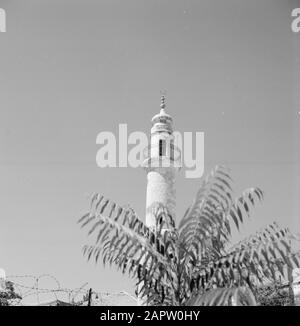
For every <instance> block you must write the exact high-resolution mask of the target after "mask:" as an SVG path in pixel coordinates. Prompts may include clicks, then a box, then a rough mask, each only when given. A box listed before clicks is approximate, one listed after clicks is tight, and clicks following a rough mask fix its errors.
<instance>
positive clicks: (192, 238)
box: [179, 167, 263, 261]
mask: <svg viewBox="0 0 300 326" xmlns="http://www.w3.org/2000/svg"><path fill="white" fill-rule="evenodd" d="M231 183H232V180H231V178H230V176H229V174H228V172H227V170H225V169H224V168H223V167H217V168H215V169H214V170H213V171H212V172H211V173H210V175H209V176H208V177H207V178H206V179H205V180H204V181H203V182H202V185H201V188H200V189H199V191H198V193H197V195H196V198H195V200H194V202H193V204H192V205H191V207H190V208H189V209H188V210H187V212H186V214H185V215H184V217H183V219H182V221H181V223H180V226H179V228H180V241H181V242H182V243H183V244H184V246H185V247H186V249H187V250H186V253H188V254H189V255H190V258H191V257H192V258H191V259H193V257H196V258H197V260H198V261H199V260H201V259H204V258H205V257H206V258H207V257H209V258H210V260H211V259H213V260H215V259H217V258H220V257H222V256H223V255H224V253H225V244H227V243H228V241H229V238H230V236H231V224H232V222H233V223H234V224H235V225H236V227H237V228H238V229H239V225H240V223H242V222H243V221H244V215H245V213H246V214H247V215H248V216H249V214H250V209H251V207H252V206H254V205H255V203H256V201H257V200H262V198H263V193H262V191H261V190H260V189H259V188H251V189H248V190H246V191H244V192H243V193H242V195H241V196H240V197H238V198H237V199H236V200H233V196H232V186H231ZM192 253H193V254H192Z"/></svg>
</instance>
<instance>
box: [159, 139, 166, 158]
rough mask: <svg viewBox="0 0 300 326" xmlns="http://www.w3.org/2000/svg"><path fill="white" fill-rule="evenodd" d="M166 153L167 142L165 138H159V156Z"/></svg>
mask: <svg viewBox="0 0 300 326" xmlns="http://www.w3.org/2000/svg"><path fill="white" fill-rule="evenodd" d="M165 155H166V142H165V141H164V140H163V139H160V140H159V156H165Z"/></svg>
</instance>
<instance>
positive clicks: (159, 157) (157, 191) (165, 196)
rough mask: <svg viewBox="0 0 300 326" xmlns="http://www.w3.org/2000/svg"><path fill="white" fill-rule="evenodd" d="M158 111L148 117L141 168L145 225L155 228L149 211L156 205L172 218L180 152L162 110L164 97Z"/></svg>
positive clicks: (171, 121)
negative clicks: (149, 125) (148, 134)
mask: <svg viewBox="0 0 300 326" xmlns="http://www.w3.org/2000/svg"><path fill="white" fill-rule="evenodd" d="M160 107H161V110H160V113H159V114H157V115H155V116H154V117H153V118H152V128H151V141H150V146H149V147H148V148H147V149H146V153H145V156H146V159H145V161H144V164H143V166H144V168H145V170H146V172H147V200H146V225H147V226H148V227H150V228H153V229H154V228H155V227H156V225H157V221H156V220H155V216H154V214H153V210H154V209H155V208H156V207H157V204H161V205H163V206H164V207H166V208H167V210H168V212H169V213H170V215H171V217H172V219H173V222H174V223H175V221H176V190H175V181H176V175H177V173H178V171H179V169H180V167H181V152H180V150H179V149H178V148H177V147H176V146H175V145H174V136H173V120H172V118H171V116H170V115H168V114H167V113H166V112H165V107H166V104H165V96H162V97H161V104H160Z"/></svg>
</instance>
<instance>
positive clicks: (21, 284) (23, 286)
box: [6, 274, 137, 306]
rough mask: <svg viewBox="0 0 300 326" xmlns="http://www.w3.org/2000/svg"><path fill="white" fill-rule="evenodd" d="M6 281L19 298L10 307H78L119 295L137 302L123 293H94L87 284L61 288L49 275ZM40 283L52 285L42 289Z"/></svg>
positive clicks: (20, 277) (13, 276)
mask: <svg viewBox="0 0 300 326" xmlns="http://www.w3.org/2000/svg"><path fill="white" fill-rule="evenodd" d="M6 281H9V282H11V283H12V284H13V286H14V290H15V292H16V293H17V294H18V295H19V296H20V299H14V300H12V301H11V302H10V304H11V305H15V306H20V305H21V306H22V305H24V306H28V305H51V303H52V302H53V303H57V302H60V303H62V304H69V305H76V306H80V305H88V303H90V302H91V300H92V298H93V299H94V300H95V301H96V300H98V302H101V301H102V302H104V301H105V300H104V297H105V298H109V297H113V296H117V295H120V294H123V295H126V296H127V297H128V298H130V299H131V300H132V302H136V300H137V299H136V298H135V297H134V296H133V295H131V294H129V293H127V292H125V291H122V292H118V293H105V292H97V291H94V290H92V289H91V288H89V287H88V282H86V283H84V284H82V285H81V286H80V287H78V288H74V289H70V288H66V287H62V286H61V284H60V282H59V280H58V279H57V278H56V277H55V276H53V275H51V274H41V275H38V276H36V275H8V276H6ZM41 281H44V282H43V283H45V281H48V282H49V281H51V282H52V283H53V284H54V285H53V286H51V287H43V286H41V284H42V282H41ZM42 299H43V300H42ZM53 305H56V304H53ZM100 305H101V304H100ZM103 305H106V304H103Z"/></svg>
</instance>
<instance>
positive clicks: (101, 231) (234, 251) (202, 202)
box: [79, 167, 299, 305]
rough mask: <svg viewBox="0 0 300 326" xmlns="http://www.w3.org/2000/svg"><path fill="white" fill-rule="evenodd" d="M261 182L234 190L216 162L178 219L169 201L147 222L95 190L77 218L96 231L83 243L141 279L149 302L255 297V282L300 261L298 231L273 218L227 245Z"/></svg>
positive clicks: (227, 301)
mask: <svg viewBox="0 0 300 326" xmlns="http://www.w3.org/2000/svg"><path fill="white" fill-rule="evenodd" d="M262 199H263V192H262V191H261V190H260V189H259V188H251V189H247V190H246V191H244V192H243V193H242V194H241V196H239V197H238V198H236V199H235V198H234V197H233V190H232V179H231V177H230V176H229V174H228V171H227V169H225V168H224V167H216V168H215V169H214V170H213V171H212V172H211V173H210V174H209V175H208V176H207V177H206V178H205V179H204V180H203V181H202V184H201V187H200V189H199V190H198V192H197V194H196V197H195V199H194V201H193V203H192V204H191V206H190V207H189V208H188V209H187V211H186V213H185V214H184V216H183V218H182V220H181V221H180V223H179V226H178V227H176V226H175V225H174V223H173V221H172V217H171V216H170V214H169V213H168V211H167V209H166V208H165V207H162V206H161V205H159V204H157V205H156V206H155V207H153V208H152V209H153V212H154V214H155V217H156V220H157V221H158V222H157V226H156V228H155V229H154V230H152V229H149V228H148V227H147V226H146V225H145V224H144V223H143V222H142V221H141V220H140V219H139V217H138V216H137V214H136V213H135V211H134V210H133V209H132V208H130V207H129V208H128V207H121V206H119V205H117V204H116V203H114V202H112V201H111V200H109V199H106V198H104V196H102V195H99V194H95V195H93V196H92V199H91V206H90V211H89V212H88V213H87V214H85V215H84V216H83V217H82V218H81V219H80V220H79V223H80V224H81V226H82V227H86V228H88V235H89V236H94V237H95V241H94V244H93V245H91V246H85V247H84V254H85V255H86V256H87V258H88V260H90V259H95V261H96V262H97V261H98V259H99V258H100V256H101V257H102V261H103V264H104V265H105V264H109V265H112V264H114V265H116V266H117V267H118V268H119V269H120V270H121V271H122V272H123V273H128V274H129V275H131V276H132V277H134V278H135V279H136V280H137V288H138V294H139V296H141V297H143V298H145V299H146V300H147V304H149V305H253V304H255V299H254V297H253V295H252V292H251V290H250V289H253V286H254V285H256V284H257V283H261V284H263V283H264V281H265V280H266V279H268V280H274V281H275V280H276V277H277V276H276V275H277V274H278V273H279V274H282V275H283V269H284V267H285V266H289V268H294V267H298V266H299V253H294V252H292V248H291V246H290V241H291V239H293V235H292V234H291V233H290V231H289V230H288V229H281V228H280V227H279V226H278V225H277V224H276V223H273V224H271V225H269V226H267V227H266V228H265V229H264V230H262V231H260V232H257V233H256V234H255V235H253V236H251V237H249V238H247V239H245V240H244V241H242V242H240V243H238V244H236V245H235V246H233V247H230V241H231V235H232V229H233V228H234V227H236V228H237V229H238V230H239V228H240V225H241V224H242V223H244V221H245V218H246V217H249V216H250V212H251V211H252V209H253V207H254V206H255V205H256V203H257V202H259V201H261V200H262Z"/></svg>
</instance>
